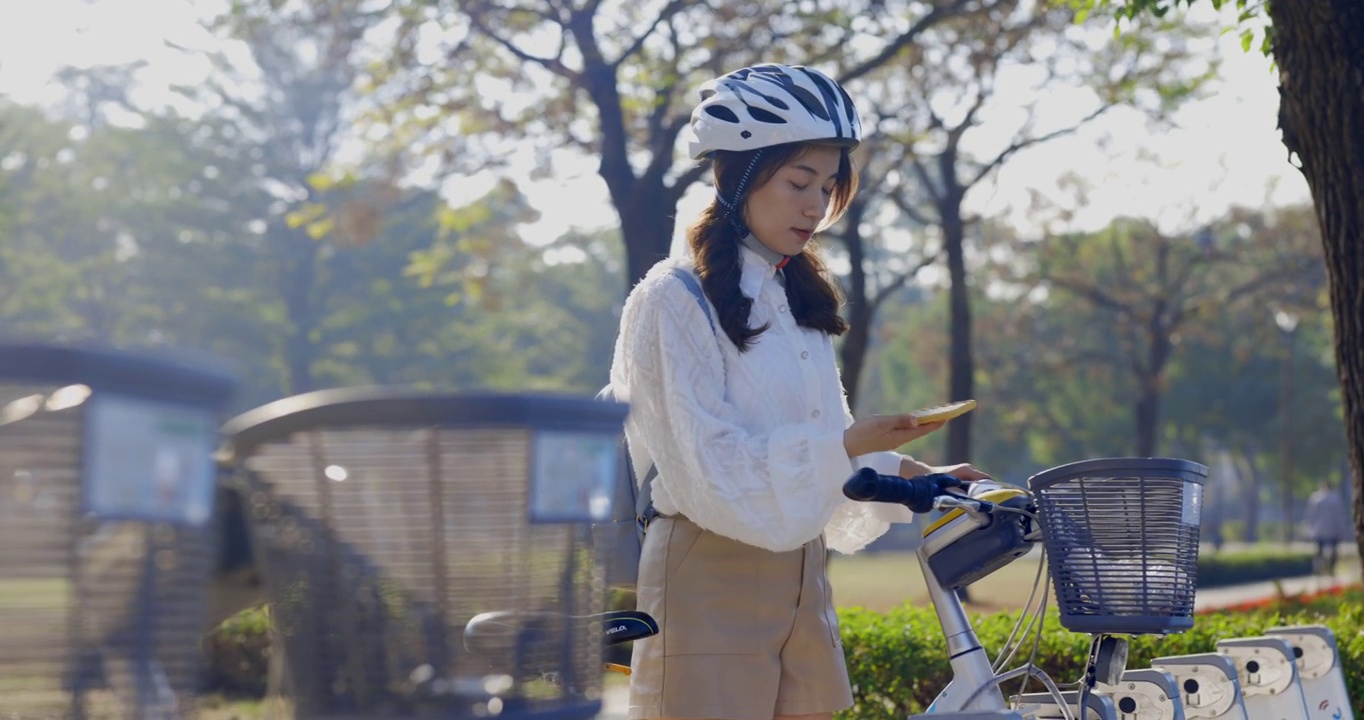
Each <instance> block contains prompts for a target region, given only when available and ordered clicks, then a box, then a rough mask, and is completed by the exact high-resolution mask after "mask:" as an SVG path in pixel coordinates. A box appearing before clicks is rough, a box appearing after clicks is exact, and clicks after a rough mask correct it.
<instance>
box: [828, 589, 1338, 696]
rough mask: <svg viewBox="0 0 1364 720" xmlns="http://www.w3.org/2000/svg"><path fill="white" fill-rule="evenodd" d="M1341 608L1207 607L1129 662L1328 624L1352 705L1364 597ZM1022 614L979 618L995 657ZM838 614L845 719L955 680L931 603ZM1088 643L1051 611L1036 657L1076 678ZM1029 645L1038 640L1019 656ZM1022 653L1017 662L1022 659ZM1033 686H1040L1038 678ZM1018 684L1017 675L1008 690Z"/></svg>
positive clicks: (1135, 641) (1147, 643)
mask: <svg viewBox="0 0 1364 720" xmlns="http://www.w3.org/2000/svg"><path fill="white" fill-rule="evenodd" d="M1336 607H1337V608H1338V611H1339V612H1338V614H1334V613H1332V614H1330V615H1328V616H1327V617H1322V616H1321V615H1320V614H1317V613H1314V612H1312V611H1309V610H1298V611H1292V612H1278V611H1276V610H1274V609H1261V610H1251V611H1249V612H1240V613H1228V612H1220V613H1209V614H1203V615H1200V616H1198V618H1197V619H1196V621H1195V623H1194V627H1193V629H1191V630H1189V631H1187V632H1184V633H1181V634H1177V635H1169V636H1139V637H1135V638H1132V639H1131V644H1130V646H1129V650H1130V654H1129V657H1128V663H1127V666H1128V667H1129V668H1139V667H1148V666H1149V665H1150V662H1151V660H1152V659H1154V658H1157V657H1161V656H1165V655H1187V654H1192V653H1202V652H1214V651H1215V649H1216V643H1217V641H1218V640H1221V639H1226V638H1235V637H1248V636H1253V635H1260V634H1262V633H1263V632H1264V631H1265V630H1267V629H1269V628H1272V627H1275V626H1279V625H1297V624H1324V625H1326V626H1327V627H1329V628H1330V629H1331V631H1332V632H1333V633H1335V636H1336V642H1337V644H1338V645H1339V647H1340V654H1341V664H1342V666H1343V670H1344V673H1345V677H1346V682H1347V684H1348V686H1349V692H1350V700H1351V706H1353V707H1364V601H1358V600H1354V601H1351V602H1345V603H1342V604H1340V605H1338V606H1336ZM1016 618H1017V613H1007V612H1003V613H996V614H992V615H976V616H974V617H973V625H974V626H975V628H976V634H977V635H978V636H979V638H980V640H981V643H982V644H983V645H984V647H985V648H986V649H987V651H989V653H990V657H991V659H992V660H993V659H994V658H995V656H996V655H997V651H998V649H999V648H1000V647H1001V646H1002V645H1003V644H1004V642H1005V641H1006V640H1007V639H1008V637H1009V633H1010V632H1011V631H1012V630H1013V626H1014V622H1015V620H1016ZM839 619H840V622H841V623H842V631H843V633H842V634H843V650H844V654H845V656H846V657H847V661H848V673H849V676H850V678H851V680H852V684H853V696H854V698H855V700H856V704H855V705H854V706H853V708H852V709H850V710H847V711H844V712H842V713H840V714H839V716H838V717H839V720H903V718H904V717H905V716H906V715H910V714H913V713H917V712H923V710H924V709H925V708H926V707H927V706H928V704H929V703H931V702H932V701H933V699H934V697H936V695H937V693H938V692H939V691H940V690H942V688H943V687H944V686H946V684H947V682H948V681H949V680H950V678H951V668H950V667H949V665H948V662H947V652H946V642H945V641H944V639H943V637H942V630H941V628H940V626H939V625H938V619H937V615H936V614H935V613H934V611H933V609H932V608H931V607H908V606H906V607H902V608H899V609H897V610H894V611H891V612H888V613H876V612H871V611H868V610H865V609H861V608H849V609H845V610H842V611H840V612H839ZM1030 642H1031V638H1030ZM1089 644H1090V637H1089V636H1088V635H1081V634H1077V633H1071V632H1068V631H1066V630H1065V629H1064V628H1062V627H1061V626H1060V623H1059V621H1058V617H1057V614H1056V612H1055V610H1052V611H1051V612H1049V613H1048V615H1047V616H1046V619H1045V621H1044V624H1043V635H1042V639H1041V644H1040V647H1039V649H1038V653H1037V660H1036V663H1037V665H1038V666H1039V667H1041V668H1042V669H1043V670H1046V671H1047V673H1048V674H1050V675H1051V676H1052V678H1053V679H1055V680H1056V681H1057V682H1073V681H1075V680H1076V679H1078V678H1079V677H1080V674H1081V672H1082V669H1083V667H1084V662H1085V659H1086V657H1087V656H1088V653H1089ZM1030 649H1031V645H1029V646H1027V647H1026V648H1025V649H1024V650H1021V651H1020V655H1024V654H1025V651H1027V650H1030ZM1018 657H1019V656H1015V662H1012V663H1010V667H1016V666H1017V665H1018V664H1020V663H1019V662H1018ZM1030 685H1031V687H1032V688H1034V689H1036V690H1040V689H1041V688H1040V684H1039V683H1037V682H1036V681H1032V682H1031V683H1030ZM1017 687H1018V684H1017V683H1015V682H1010V683H1009V684H1007V685H1006V686H1005V690H1006V692H1010V691H1014V690H1016V689H1017Z"/></svg>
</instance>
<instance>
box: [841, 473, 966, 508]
mask: <svg viewBox="0 0 1364 720" xmlns="http://www.w3.org/2000/svg"><path fill="white" fill-rule="evenodd" d="M964 485H965V483H963V482H962V481H961V480H958V479H957V478H954V477H952V476H951V475H947V474H945V473H930V474H928V475H919V476H917V477H912V478H902V477H898V476H895V475H882V474H880V473H878V472H876V471H875V470H873V469H871V468H862V469H861V470H858V471H857V472H855V473H853V475H852V477H850V478H848V480H847V482H845V483H843V495H844V496H845V497H847V498H848V499H849V500H858V501H861V502H885V503H897V504H900V505H904V506H906V507H908V508H909V509H910V510H912V511H914V512H916V513H926V512H929V511H930V510H932V509H933V500H934V499H935V498H938V497H941V496H943V495H947V494H948V492H947V491H948V489H950V488H959V487H963V486H964Z"/></svg>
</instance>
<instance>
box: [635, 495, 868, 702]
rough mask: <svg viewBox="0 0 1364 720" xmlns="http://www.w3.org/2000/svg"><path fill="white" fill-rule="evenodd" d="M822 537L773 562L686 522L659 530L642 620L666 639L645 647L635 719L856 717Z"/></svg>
mask: <svg viewBox="0 0 1364 720" xmlns="http://www.w3.org/2000/svg"><path fill="white" fill-rule="evenodd" d="M824 556H825V546H824V538H823V537H820V538H818V539H816V540H812V541H811V542H808V543H806V544H805V546H804V547H802V548H800V549H797V550H792V551H789V552H782V553H774V552H769V551H767V550H762V549H760V548H756V547H753V546H751V545H745V544H744V543H741V542H738V541H736V540H731V539H729V538H726V537H723V536H720V535H716V534H715V533H712V532H710V531H708V530H702V529H701V528H700V527H698V526H697V525H696V524H695V523H693V522H691V521H690V520H687V519H686V518H684V517H680V516H679V517H667V518H663V517H660V518H658V519H656V520H654V521H653V523H651V524H650V525H649V531H648V533H647V534H646V535H645V539H644V548H643V551H642V553H641V557H640V568H639V585H638V591H639V609H640V610H643V611H645V612H647V613H649V614H650V615H652V616H653V617H654V618H655V619H657V620H658V623H659V634H658V635H656V636H654V637H651V638H646V639H643V640H637V641H635V643H634V649H633V656H632V658H631V676H630V717H631V718H634V719H644V718H720V719H723V720H771V718H772V717H774V716H776V715H806V714H813V713H826V712H835V711H838V710H843V709H845V708H848V707H851V706H852V702H853V699H852V689H851V687H850V686H849V683H848V669H847V666H846V665H845V663H844V659H843V645H842V642H841V641H840V640H839V635H838V617H837V616H836V615H835V614H834V606H833V595H832V593H831V592H830V590H829V581H828V577H827V575H826V574H825V570H824Z"/></svg>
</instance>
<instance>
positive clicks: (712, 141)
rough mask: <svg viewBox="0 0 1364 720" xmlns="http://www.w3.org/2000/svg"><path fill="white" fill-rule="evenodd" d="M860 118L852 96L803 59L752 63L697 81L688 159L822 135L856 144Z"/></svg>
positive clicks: (823, 139) (859, 136) (821, 138)
mask: <svg viewBox="0 0 1364 720" xmlns="http://www.w3.org/2000/svg"><path fill="white" fill-rule="evenodd" d="M861 140H862V123H861V121H860V120H858V118H857V109H856V108H854V107H853V104H852V98H850V97H848V93H847V92H845V91H844V90H843V88H842V87H840V86H839V85H838V83H837V82H834V80H833V78H830V77H829V76H828V75H825V74H824V73H822V72H820V71H818V70H815V69H814V68H808V67H804V66H801V65H775V64H765V65H754V66H752V67H746V68H743V69H741V70H735V71H734V72H731V73H729V74H727V75H723V76H721V77H718V78H716V79H714V80H711V81H709V82H707V83H706V84H704V85H702V86H701V103H700V104H699V105H697V106H696V109H695V110H693V111H692V114H691V133H690V135H689V136H688V149H689V151H690V153H691V157H692V159H700V158H702V157H705V156H706V155H707V154H709V153H711V152H714V151H716V150H739V151H742V150H754V149H757V148H764V147H769V146H772V145H781V144H783V143H793V142H811V141H821V142H828V143H834V144H838V145H845V146H847V147H850V148H852V147H857V143H859V142H860V141H861Z"/></svg>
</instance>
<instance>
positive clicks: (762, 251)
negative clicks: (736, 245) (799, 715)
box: [739, 232, 791, 270]
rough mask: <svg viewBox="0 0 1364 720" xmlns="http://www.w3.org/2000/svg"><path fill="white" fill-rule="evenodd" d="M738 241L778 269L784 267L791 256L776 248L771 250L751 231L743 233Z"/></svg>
mask: <svg viewBox="0 0 1364 720" xmlns="http://www.w3.org/2000/svg"><path fill="white" fill-rule="evenodd" d="M739 242H740V243H742V244H743V245H744V247H746V248H748V249H749V250H752V251H753V252H755V253H758V254H759V255H761V256H762V258H763V259H764V260H766V261H767V262H769V263H771V264H773V265H775V266H777V269H778V270H780V269H782V268H784V267H786V263H788V262H791V257H790V256H789V255H783V254H781V253H779V252H777V251H776V250H773V249H772V248H770V247H768V246H766V245H764V244H763V243H762V241H761V240H759V239H758V238H756V237H754V236H753V233H751V232H750V233H747V234H745V235H744V236H743V237H742V238H741V239H740V240H739Z"/></svg>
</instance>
